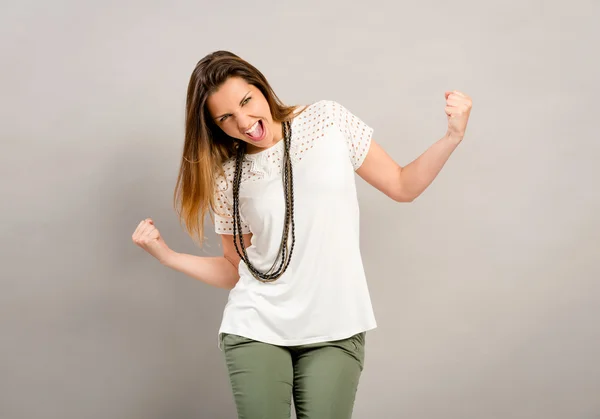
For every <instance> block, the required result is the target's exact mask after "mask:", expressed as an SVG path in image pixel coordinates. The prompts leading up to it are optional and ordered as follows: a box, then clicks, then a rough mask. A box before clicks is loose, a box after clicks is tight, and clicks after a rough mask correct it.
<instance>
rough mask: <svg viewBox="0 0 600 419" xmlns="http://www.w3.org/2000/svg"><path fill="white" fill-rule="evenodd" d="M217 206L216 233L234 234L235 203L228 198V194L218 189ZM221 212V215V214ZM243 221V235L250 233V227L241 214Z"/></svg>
mask: <svg viewBox="0 0 600 419" xmlns="http://www.w3.org/2000/svg"><path fill="white" fill-rule="evenodd" d="M215 205H216V209H217V211H218V212H215V214H214V215H215V232H216V233H217V234H233V203H232V202H231V201H230V199H229V198H228V196H227V192H226V191H224V190H222V189H220V188H217V190H216V195H215ZM219 212H220V213H221V214H219ZM240 218H241V221H242V229H241V230H242V234H247V233H250V227H249V226H248V223H246V221H245V220H244V217H242V215H241V214H240Z"/></svg>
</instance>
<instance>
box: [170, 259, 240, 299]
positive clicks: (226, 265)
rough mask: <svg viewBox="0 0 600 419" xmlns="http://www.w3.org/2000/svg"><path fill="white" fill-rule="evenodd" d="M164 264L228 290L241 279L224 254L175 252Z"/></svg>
mask: <svg viewBox="0 0 600 419" xmlns="http://www.w3.org/2000/svg"><path fill="white" fill-rule="evenodd" d="M163 265H164V266H167V267H169V268H171V269H175V270H176V271H179V272H182V273H184V274H186V275H188V276H190V277H192V278H194V279H198V280H200V281H202V282H204V283H206V284H208V285H212V286H214V287H218V288H224V289H228V290H230V289H232V288H233V287H234V286H235V284H236V283H237V281H238V280H239V274H238V271H237V269H236V268H235V267H234V266H233V264H232V263H231V262H230V261H228V260H227V259H225V258H224V257H223V256H221V257H203V256H195V255H189V254H186V253H177V252H173V253H172V254H171V255H170V256H169V257H168V258H166V259H165V261H164V262H163Z"/></svg>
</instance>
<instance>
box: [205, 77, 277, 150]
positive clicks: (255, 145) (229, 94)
mask: <svg viewBox="0 0 600 419" xmlns="http://www.w3.org/2000/svg"><path fill="white" fill-rule="evenodd" d="M207 106H208V111H209V113H210V115H211V117H212V118H213V121H215V123H216V124H217V126H219V127H220V128H221V129H222V130H223V131H224V132H225V133H226V134H227V135H229V136H230V137H233V138H237V139H239V140H242V141H245V142H246V143H248V147H247V150H248V152H249V153H254V152H257V151H260V149H262V148H268V147H270V146H272V145H274V144H275V143H276V142H278V141H279V140H280V139H281V138H282V126H281V123H280V122H277V123H276V122H273V119H272V117H271V110H270V108H269V104H268V102H267V100H266V99H265V97H264V95H263V94H262V92H261V91H260V90H259V89H258V88H257V87H255V86H253V85H251V84H248V83H247V82H246V81H245V80H244V79H242V78H240V77H230V78H228V79H227V80H226V81H225V83H223V84H222V85H221V87H219V89H218V90H217V91H216V92H214V93H213V94H212V95H210V96H209V98H208V100H207Z"/></svg>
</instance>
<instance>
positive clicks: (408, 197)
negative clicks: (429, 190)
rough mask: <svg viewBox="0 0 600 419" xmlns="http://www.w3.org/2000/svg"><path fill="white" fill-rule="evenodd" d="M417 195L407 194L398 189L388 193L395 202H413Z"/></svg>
mask: <svg viewBox="0 0 600 419" xmlns="http://www.w3.org/2000/svg"><path fill="white" fill-rule="evenodd" d="M418 196H419V195H414V194H408V193H406V191H398V192H397V193H394V194H390V198H392V199H393V200H394V201H396V202H413V201H414V200H415V199H417V197H418Z"/></svg>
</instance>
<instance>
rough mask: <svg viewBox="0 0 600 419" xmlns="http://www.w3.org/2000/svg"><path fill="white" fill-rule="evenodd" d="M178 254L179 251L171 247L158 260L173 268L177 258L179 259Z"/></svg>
mask: <svg viewBox="0 0 600 419" xmlns="http://www.w3.org/2000/svg"><path fill="white" fill-rule="evenodd" d="M178 255H179V253H177V252H175V251H173V250H171V249H169V250H168V251H167V252H166V253H165V255H164V256H162V257H161V258H160V259H159V260H158V261H159V262H160V263H161V264H162V265H164V266H166V267H167V268H172V267H173V266H175V260H176V259H177V256H178Z"/></svg>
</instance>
